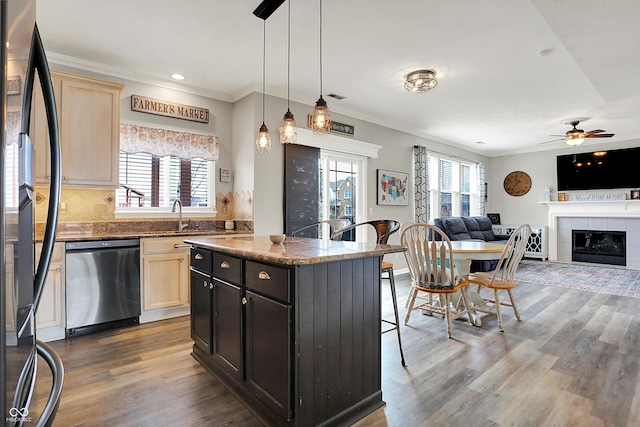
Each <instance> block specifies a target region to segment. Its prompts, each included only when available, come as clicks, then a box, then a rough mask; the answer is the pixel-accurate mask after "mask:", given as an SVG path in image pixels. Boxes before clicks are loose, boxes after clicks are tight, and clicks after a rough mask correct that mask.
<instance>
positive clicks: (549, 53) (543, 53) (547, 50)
mask: <svg viewBox="0 0 640 427" xmlns="http://www.w3.org/2000/svg"><path fill="white" fill-rule="evenodd" d="M552 53H553V49H544V50H541V51H540V56H549V55H551V54H552Z"/></svg>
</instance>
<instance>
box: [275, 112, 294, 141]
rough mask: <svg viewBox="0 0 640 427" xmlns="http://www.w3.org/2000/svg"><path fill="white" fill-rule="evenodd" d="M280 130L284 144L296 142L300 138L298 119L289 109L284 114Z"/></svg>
mask: <svg viewBox="0 0 640 427" xmlns="http://www.w3.org/2000/svg"><path fill="white" fill-rule="evenodd" d="M278 132H280V142H281V143H283V144H295V143H296V141H297V140H298V130H297V128H296V121H295V119H294V118H293V114H292V113H291V111H290V110H289V109H287V112H286V113H285V114H284V117H283V119H282V124H281V125H280V127H279V128H278Z"/></svg>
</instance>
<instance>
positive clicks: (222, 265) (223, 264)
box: [220, 261, 231, 268]
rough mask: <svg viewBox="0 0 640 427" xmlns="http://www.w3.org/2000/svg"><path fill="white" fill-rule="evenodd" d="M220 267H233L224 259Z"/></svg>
mask: <svg viewBox="0 0 640 427" xmlns="http://www.w3.org/2000/svg"><path fill="white" fill-rule="evenodd" d="M220 268H231V266H230V265H229V263H228V262H227V261H222V263H220Z"/></svg>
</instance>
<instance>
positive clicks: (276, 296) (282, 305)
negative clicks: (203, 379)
mask: <svg viewBox="0 0 640 427" xmlns="http://www.w3.org/2000/svg"><path fill="white" fill-rule="evenodd" d="M203 251H209V254H208V256H209V259H211V260H212V262H211V268H210V274H209V279H208V280H209V282H208V283H211V284H212V285H213V288H212V289H210V290H209V291H210V292H209V293H208V294H205V292H204V289H205V286H204V285H203V283H204V282H203V280H205V279H203V278H202V277H201V272H202V270H203V268H202V266H200V267H198V266H196V267H195V268H194V266H193V264H192V275H191V280H192V283H191V289H192V295H191V307H192V319H193V321H192V336H193V337H194V338H193V339H194V346H193V353H192V355H193V357H194V358H195V359H196V360H198V361H199V362H200V363H201V364H202V366H204V367H205V369H207V371H209V372H210V373H211V374H212V375H214V376H215V377H216V378H217V379H218V380H219V381H220V382H222V383H223V384H224V385H225V386H226V387H227V388H228V389H229V390H230V391H231V392H232V393H233V394H234V395H235V396H236V397H237V398H238V399H239V400H240V401H241V402H242V403H243V404H245V406H247V408H249V409H250V410H251V411H252V412H253V413H254V414H255V415H256V416H257V417H258V418H259V419H260V420H261V421H262V422H263V423H264V424H265V425H269V426H272V425H273V426H300V427H302V426H304V427H307V426H343V425H345V426H346V425H351V424H352V423H354V422H355V421H357V420H358V419H360V418H362V417H363V416H365V415H367V414H369V413H371V412H373V411H374V410H376V409H377V408H380V407H381V406H383V405H384V402H383V401H382V391H381V375H380V369H381V354H380V259H381V257H380V256H377V254H374V255H371V256H368V257H364V258H354V259H345V260H337V261H335V260H334V261H330V262H322V261H317V262H316V261H315V260H314V262H313V263H307V264H287V263H286V262H282V263H279V262H278V260H276V259H274V260H270V261H264V262H263V261H261V260H257V259H252V258H251V257H247V258H244V257H243V256H241V255H237V253H236V252H234V255H233V256H231V255H229V254H227V253H223V252H219V251H218V250H217V248H216V249H209V248H206V247H199V246H197V245H194V247H192V258H193V257H194V256H195V255H197V254H199V255H200V257H201V258H205V257H206V255H203V254H202V252H203ZM207 307H209V312H208V319H209V323H208V325H210V330H211V333H210V337H211V338H210V346H209V348H207V346H206V345H204V344H203V343H202V342H204V341H206V339H205V338H206V337H205V338H203V337H201V335H206V334H207V331H206V325H207V322H202V325H201V324H200V319H201V318H202V312H203V311H204V310H206V308H207ZM194 331H195V332H194Z"/></svg>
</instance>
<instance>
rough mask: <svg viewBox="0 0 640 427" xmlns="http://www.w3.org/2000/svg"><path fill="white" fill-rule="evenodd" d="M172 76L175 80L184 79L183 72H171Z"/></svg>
mask: <svg viewBox="0 0 640 427" xmlns="http://www.w3.org/2000/svg"><path fill="white" fill-rule="evenodd" d="M171 78H172V79H173V80H184V76H183V75H182V74H178V73H174V74H171Z"/></svg>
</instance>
